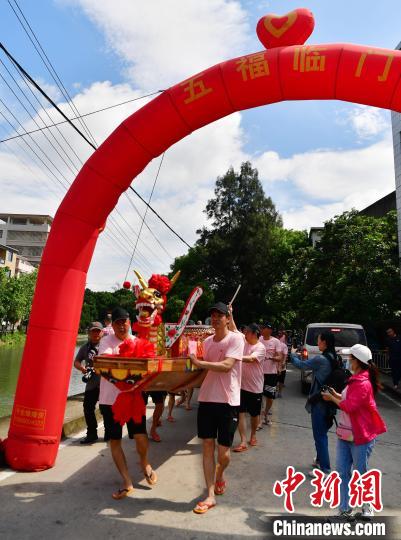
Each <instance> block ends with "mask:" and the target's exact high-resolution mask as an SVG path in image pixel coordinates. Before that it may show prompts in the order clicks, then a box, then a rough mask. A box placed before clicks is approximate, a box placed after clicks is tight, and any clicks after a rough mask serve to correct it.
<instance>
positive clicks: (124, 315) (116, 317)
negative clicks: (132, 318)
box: [111, 307, 129, 322]
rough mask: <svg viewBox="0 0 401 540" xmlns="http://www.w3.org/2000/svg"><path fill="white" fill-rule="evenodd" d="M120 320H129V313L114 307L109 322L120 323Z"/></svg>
mask: <svg viewBox="0 0 401 540" xmlns="http://www.w3.org/2000/svg"><path fill="white" fill-rule="evenodd" d="M121 319H129V313H128V311H127V310H126V309H124V308H122V307H116V308H114V309H113V311H112V313H111V320H112V321H113V322H116V321H120V320H121Z"/></svg>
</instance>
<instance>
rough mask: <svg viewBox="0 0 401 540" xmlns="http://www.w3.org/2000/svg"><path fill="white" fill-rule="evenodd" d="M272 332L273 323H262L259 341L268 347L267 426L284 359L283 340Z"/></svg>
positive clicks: (265, 382)
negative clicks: (279, 370)
mask: <svg viewBox="0 0 401 540" xmlns="http://www.w3.org/2000/svg"><path fill="white" fill-rule="evenodd" d="M272 333H273V327H272V325H271V324H270V323H268V322H266V323H264V324H263V325H262V335H261V337H260V339H259V341H260V342H261V343H263V345H264V346H265V349H266V357H265V361H264V363H263V373H264V387H263V395H264V396H265V400H266V404H265V410H264V420H263V423H264V424H266V425H267V426H270V425H271V420H270V419H268V415H269V412H270V409H271V407H272V405H273V400H274V399H275V397H276V386H277V381H278V368H279V366H280V363H281V360H282V352H281V342H280V341H279V340H278V339H277V338H275V337H273V336H272Z"/></svg>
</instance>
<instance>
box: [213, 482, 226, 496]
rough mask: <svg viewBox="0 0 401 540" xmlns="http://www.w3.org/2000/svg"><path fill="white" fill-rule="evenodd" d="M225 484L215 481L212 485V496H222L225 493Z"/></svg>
mask: <svg viewBox="0 0 401 540" xmlns="http://www.w3.org/2000/svg"><path fill="white" fill-rule="evenodd" d="M226 488H227V484H226V481H225V480H216V482H215V484H214V494H215V495H224V493H225V492H226Z"/></svg>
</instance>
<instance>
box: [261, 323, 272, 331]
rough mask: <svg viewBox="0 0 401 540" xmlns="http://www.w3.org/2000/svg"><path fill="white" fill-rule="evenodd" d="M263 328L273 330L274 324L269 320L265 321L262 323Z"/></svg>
mask: <svg viewBox="0 0 401 540" xmlns="http://www.w3.org/2000/svg"><path fill="white" fill-rule="evenodd" d="M260 327H261V328H271V329H272V330H273V325H272V324H271V323H269V322H264V323H263V324H261V325H260Z"/></svg>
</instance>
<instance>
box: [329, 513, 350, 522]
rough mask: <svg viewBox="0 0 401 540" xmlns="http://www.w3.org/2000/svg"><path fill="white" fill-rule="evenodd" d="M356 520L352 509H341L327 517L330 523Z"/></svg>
mask: <svg viewBox="0 0 401 540" xmlns="http://www.w3.org/2000/svg"><path fill="white" fill-rule="evenodd" d="M354 521H355V518H354V516H353V515H352V512H351V510H340V511H339V512H338V514H337V515H335V516H332V517H329V518H327V522H328V523H353V522H354Z"/></svg>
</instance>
